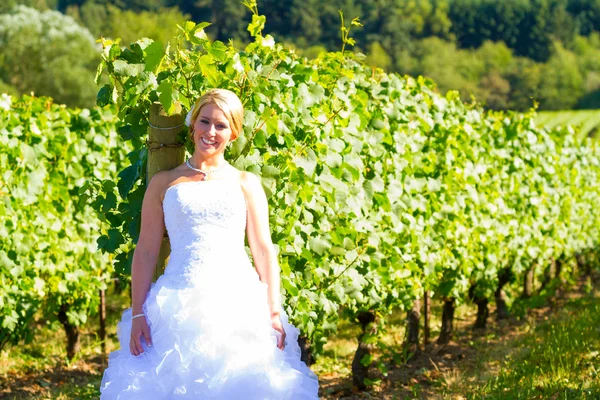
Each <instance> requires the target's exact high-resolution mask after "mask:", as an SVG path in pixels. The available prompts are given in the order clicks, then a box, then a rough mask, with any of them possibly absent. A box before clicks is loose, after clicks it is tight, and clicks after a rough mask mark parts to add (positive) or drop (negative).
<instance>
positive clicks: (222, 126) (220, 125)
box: [217, 124, 227, 129]
mask: <svg viewBox="0 0 600 400" xmlns="http://www.w3.org/2000/svg"><path fill="white" fill-rule="evenodd" d="M217 128H219V129H227V125H225V124H217Z"/></svg>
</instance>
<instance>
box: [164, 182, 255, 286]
mask: <svg viewBox="0 0 600 400" xmlns="http://www.w3.org/2000/svg"><path fill="white" fill-rule="evenodd" d="M163 213H164V220H165V226H166V228H167V232H168V234H169V240H170V242H171V255H170V258H169V262H168V264H167V267H166V269H165V275H170V274H183V275H190V274H192V275H194V274H197V273H200V272H202V270H203V266H213V267H214V268H221V269H228V268H230V267H231V266H239V265H240V262H239V260H240V258H242V259H243V260H245V261H246V262H245V263H242V264H244V265H247V264H248V256H247V254H246V251H245V247H244V237H245V236H244V235H245V228H246V200H245V196H244V192H243V190H242V187H241V186H240V183H238V182H236V181H230V180H220V179H219V180H217V179H213V180H205V181H193V182H182V183H178V184H175V185H174V186H171V187H169V188H168V189H167V191H166V193H165V197H164V200H163ZM235 261H237V262H235ZM213 267H211V268H213Z"/></svg>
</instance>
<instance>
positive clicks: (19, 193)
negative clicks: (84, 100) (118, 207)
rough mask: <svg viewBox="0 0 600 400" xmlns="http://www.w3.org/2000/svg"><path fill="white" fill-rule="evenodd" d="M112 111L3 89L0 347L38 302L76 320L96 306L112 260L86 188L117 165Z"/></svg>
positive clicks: (49, 314) (24, 331)
mask: <svg viewBox="0 0 600 400" xmlns="http://www.w3.org/2000/svg"><path fill="white" fill-rule="evenodd" d="M114 118H115V115H114V113H112V112H111V111H110V109H106V110H102V111H101V110H97V109H96V110H93V111H89V110H77V109H68V108H66V107H65V106H59V105H56V104H54V103H53V102H52V100H51V99H49V98H34V97H28V96H25V97H23V98H22V99H13V98H11V97H10V96H6V95H2V97H1V101H0V138H1V140H0V147H1V152H0V154H1V155H0V166H1V168H2V169H1V171H0V173H1V175H0V198H1V200H2V201H0V235H1V236H2V238H3V240H2V242H0V266H1V268H0V347H2V346H4V345H5V344H6V343H7V342H12V343H17V342H18V341H19V340H21V339H25V340H30V339H32V337H33V332H32V330H31V329H30V325H29V324H30V322H31V320H32V318H33V317H34V315H35V314H37V313H39V312H40V311H41V314H42V316H43V317H46V318H53V316H55V315H56V313H57V312H58V310H59V309H60V308H61V306H63V305H64V306H66V307H67V316H68V319H69V321H70V322H71V323H72V324H74V325H80V324H83V323H85V322H86V320H87V316H88V315H89V314H93V313H94V312H95V310H96V309H97V305H98V304H97V303H98V296H97V293H98V290H99V289H102V288H104V287H105V286H106V283H107V281H108V279H109V278H110V272H111V269H110V263H109V257H107V255H105V254H100V253H99V252H97V251H96V237H97V235H98V231H99V230H100V229H101V227H102V224H101V222H100V221H99V220H98V218H97V216H96V214H95V212H94V211H93V209H92V207H91V206H90V204H88V202H87V201H88V196H87V195H86V194H85V190H86V186H87V184H86V181H87V180H88V179H90V178H92V177H94V178H97V179H111V177H114V176H115V175H116V172H117V170H118V169H119V168H120V163H119V159H120V158H122V155H121V153H122V150H120V148H119V146H118V141H117V134H116V131H115V130H114ZM97 201H98V200H97ZM104 206H106V207H110V206H111V205H110V198H109V196H107V197H106V199H105V201H104Z"/></svg>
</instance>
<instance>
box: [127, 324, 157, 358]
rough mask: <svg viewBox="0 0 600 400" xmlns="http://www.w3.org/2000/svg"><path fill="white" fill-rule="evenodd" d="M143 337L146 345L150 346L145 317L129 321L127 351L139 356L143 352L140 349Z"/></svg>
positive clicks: (148, 330)
mask: <svg viewBox="0 0 600 400" xmlns="http://www.w3.org/2000/svg"><path fill="white" fill-rule="evenodd" d="M142 336H143V337H144V340H145V341H146V344H147V345H148V346H152V339H151V338H150V327H149V326H148V322H146V317H141V318H136V319H134V320H132V321H131V338H130V339H129V351H130V352H131V354H133V355H134V356H136V357H137V356H139V355H140V354H142V353H143V352H144V348H143V347H142V342H141V340H140V339H141V337H142Z"/></svg>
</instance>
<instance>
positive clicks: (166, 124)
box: [146, 102, 187, 280]
mask: <svg viewBox="0 0 600 400" xmlns="http://www.w3.org/2000/svg"><path fill="white" fill-rule="evenodd" d="M184 121H185V115H184V114H183V113H182V107H181V104H176V105H175V111H174V112H173V113H172V114H171V115H168V114H167V112H166V111H165V109H164V108H163V107H162V105H161V104H160V103H158V102H155V103H153V104H152V105H151V106H150V116H149V119H148V122H149V124H148V141H147V143H146V146H147V148H148V166H147V174H146V184H148V182H150V179H152V177H153V176H154V175H155V174H156V173H157V172H160V171H167V170H171V169H173V168H175V167H177V166H178V165H180V164H181V163H183V161H184V158H185V146H184V144H185V135H181V132H182V131H184V130H186V129H187V127H186V126H185V124H184ZM170 252H171V246H170V242H169V237H168V236H167V234H166V232H165V237H163V241H162V245H161V247H160V253H159V255H158V260H157V263H156V269H155V270H154V280H156V279H157V278H158V277H159V276H160V275H161V274H162V272H163V271H164V269H165V266H166V263H167V260H168V256H169V253H170Z"/></svg>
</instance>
